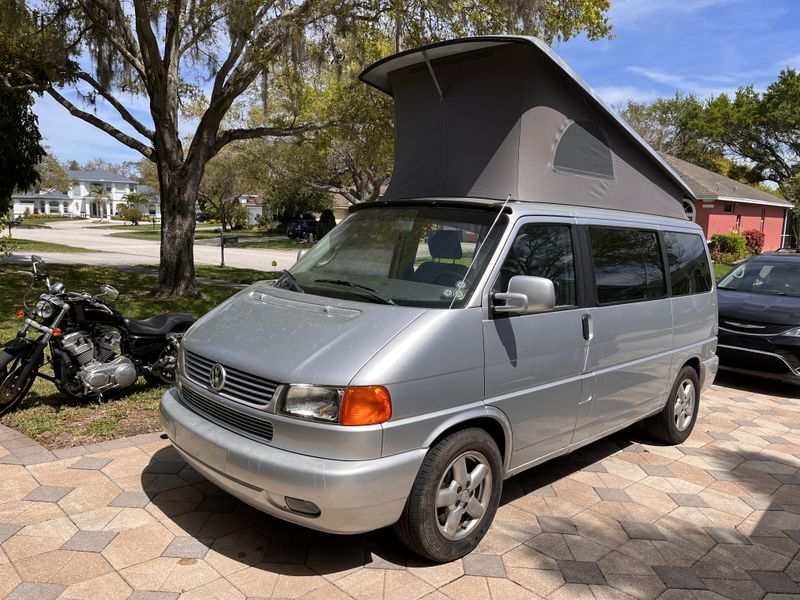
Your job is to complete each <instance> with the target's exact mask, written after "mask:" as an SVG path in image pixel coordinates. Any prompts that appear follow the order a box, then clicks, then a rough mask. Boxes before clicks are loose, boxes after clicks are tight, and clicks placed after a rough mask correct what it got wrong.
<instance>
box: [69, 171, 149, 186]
mask: <svg viewBox="0 0 800 600" xmlns="http://www.w3.org/2000/svg"><path fill="white" fill-rule="evenodd" d="M67 176H68V177H69V178H70V179H73V180H76V181H102V182H113V183H136V182H135V181H133V180H132V179H130V178H128V177H125V176H124V175H117V174H116V173H112V172H111V171H108V170H106V169H95V170H92V171H69V170H68V171H67Z"/></svg>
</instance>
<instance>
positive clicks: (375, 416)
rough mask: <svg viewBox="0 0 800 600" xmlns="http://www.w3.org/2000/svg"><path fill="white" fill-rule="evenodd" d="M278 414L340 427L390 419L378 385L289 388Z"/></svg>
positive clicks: (386, 398)
mask: <svg viewBox="0 0 800 600" xmlns="http://www.w3.org/2000/svg"><path fill="white" fill-rule="evenodd" d="M280 412H281V413H283V414H285V415H288V416H291V417H295V418H298V419H308V420H311V421H321V422H324V423H338V424H340V425H376V424H378V423H385V422H386V421H388V420H389V419H390V418H391V416H392V400H391V397H390V396H389V391H388V390H387V389H386V388H385V387H383V386H379V385H369V386H353V387H348V388H336V387H326V386H319V385H290V386H288V387H287V388H286V392H285V393H284V395H283V400H282V402H281V407H280Z"/></svg>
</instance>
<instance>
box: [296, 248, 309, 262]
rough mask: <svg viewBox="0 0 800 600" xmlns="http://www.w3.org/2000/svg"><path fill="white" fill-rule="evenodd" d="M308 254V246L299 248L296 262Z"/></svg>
mask: <svg viewBox="0 0 800 600" xmlns="http://www.w3.org/2000/svg"><path fill="white" fill-rule="evenodd" d="M306 254H308V248H306V249H305V250H298V251H297V261H296V262H300V259H301V258H303V257H304V256H305V255H306Z"/></svg>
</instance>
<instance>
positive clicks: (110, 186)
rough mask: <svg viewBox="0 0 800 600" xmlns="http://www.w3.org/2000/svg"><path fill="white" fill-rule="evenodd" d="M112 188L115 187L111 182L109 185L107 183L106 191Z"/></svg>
mask: <svg viewBox="0 0 800 600" xmlns="http://www.w3.org/2000/svg"><path fill="white" fill-rule="evenodd" d="M112 189H113V187H112V185H111V184H110V183H109V184H108V185H106V191H107V192H110V191H111V190H112Z"/></svg>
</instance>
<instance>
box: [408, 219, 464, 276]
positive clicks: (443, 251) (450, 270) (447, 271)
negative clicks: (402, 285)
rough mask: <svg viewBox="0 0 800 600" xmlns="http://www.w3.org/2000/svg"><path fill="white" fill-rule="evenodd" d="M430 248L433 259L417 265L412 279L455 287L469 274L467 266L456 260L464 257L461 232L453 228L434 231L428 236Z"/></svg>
mask: <svg viewBox="0 0 800 600" xmlns="http://www.w3.org/2000/svg"><path fill="white" fill-rule="evenodd" d="M428 250H429V251H430V253H431V258H432V259H433V260H429V261H426V262H424V263H422V264H421V265H420V266H419V267H417V270H416V271H414V274H413V275H412V276H411V279H412V281H418V282H420V283H430V284H434V285H444V286H448V287H454V286H455V285H456V282H457V281H459V280H461V279H463V278H464V275H466V274H467V267H465V266H464V265H461V264H458V263H456V262H455V261H457V260H459V259H460V258H461V257H462V253H461V232H459V231H454V230H452V229H440V230H437V231H434V232H432V233H431V234H430V235H429V236H428ZM443 260H450V261H453V262H442V261H443Z"/></svg>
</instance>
